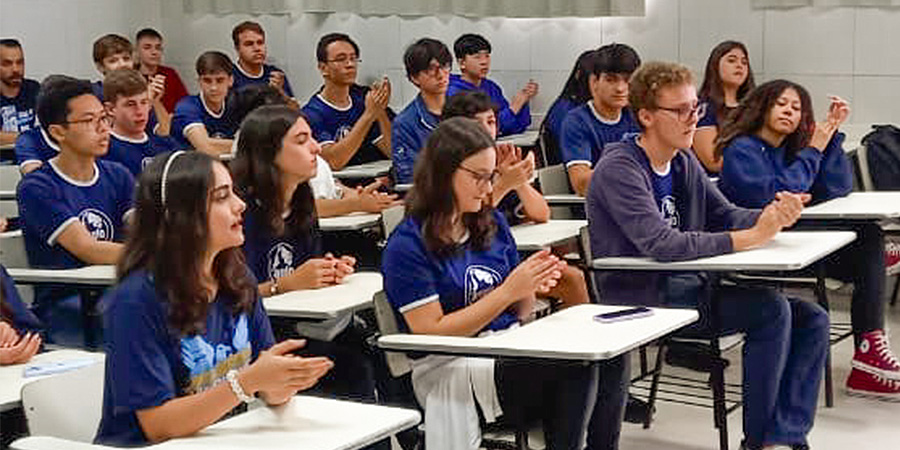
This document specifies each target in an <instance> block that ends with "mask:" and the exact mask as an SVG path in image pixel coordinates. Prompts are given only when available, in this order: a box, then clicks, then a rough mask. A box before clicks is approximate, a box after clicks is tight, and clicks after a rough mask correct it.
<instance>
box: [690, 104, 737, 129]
mask: <svg viewBox="0 0 900 450" xmlns="http://www.w3.org/2000/svg"><path fill="white" fill-rule="evenodd" d="M735 109H737V107H736V106H735V107H731V108H729V107H727V106H726V107H725V114H724V115H723V116H722V118H723V119H724V118H725V117H726V116H728V114H730V113H731V112H732V111H734V110H735ZM717 114H718V109H716V105H714V104H713V102H712V101H710V100H709V99H700V113H699V116H700V119H699V120H698V121H697V128H703V127H719V126H720V125H721V124H720V123H719V119H718V117H717Z"/></svg>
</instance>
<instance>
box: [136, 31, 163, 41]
mask: <svg viewBox="0 0 900 450" xmlns="http://www.w3.org/2000/svg"><path fill="white" fill-rule="evenodd" d="M144 38H153V39H159V40H163V37H162V35H161V34H159V31H156V30H154V29H153V28H142V29H141V30H140V31H138V32H137V34H136V35H135V36H134V41H135V42H137V41H139V40H141V39H144Z"/></svg>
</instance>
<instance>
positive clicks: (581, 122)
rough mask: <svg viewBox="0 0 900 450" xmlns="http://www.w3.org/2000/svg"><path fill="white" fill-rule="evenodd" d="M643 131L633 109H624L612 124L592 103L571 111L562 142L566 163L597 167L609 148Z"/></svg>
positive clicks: (563, 128) (564, 125) (564, 121)
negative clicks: (606, 148)
mask: <svg viewBox="0 0 900 450" xmlns="http://www.w3.org/2000/svg"><path fill="white" fill-rule="evenodd" d="M640 131H641V130H640V129H639V128H638V125H637V122H636V121H635V118H634V115H633V114H632V113H631V110H630V109H628V108H624V109H622V112H621V114H620V115H619V120H618V121H616V122H609V121H607V120H606V119H604V118H602V117H600V114H599V113H598V112H597V110H596V109H594V104H593V102H590V101H589V102H587V103H585V104H583V105H581V106H579V107H577V108H575V109H573V110H572V111H569V113H568V114H566V118H565V119H563V124H562V134H561V135H560V139H559V144H560V149H561V151H562V157H563V161H564V162H565V163H566V167H571V166H573V165H576V164H585V165H588V166H590V167H594V165H595V164H597V161H599V160H600V155H602V154H603V147H604V146H605V145H607V144H610V143H613V142H619V141H621V140H622V139H623V138H625V137H626V136H628V135H632V134H637V133H640Z"/></svg>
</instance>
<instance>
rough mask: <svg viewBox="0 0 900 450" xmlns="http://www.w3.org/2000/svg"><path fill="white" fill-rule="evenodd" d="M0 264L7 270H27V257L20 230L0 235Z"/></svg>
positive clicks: (23, 238)
mask: <svg viewBox="0 0 900 450" xmlns="http://www.w3.org/2000/svg"><path fill="white" fill-rule="evenodd" d="M0 263H2V264H3V265H4V266H6V267H7V268H16V269H21V268H27V267H30V266H29V264H28V255H27V254H26V253H25V237H24V236H23V235H22V230H16V231H7V232H5V233H0Z"/></svg>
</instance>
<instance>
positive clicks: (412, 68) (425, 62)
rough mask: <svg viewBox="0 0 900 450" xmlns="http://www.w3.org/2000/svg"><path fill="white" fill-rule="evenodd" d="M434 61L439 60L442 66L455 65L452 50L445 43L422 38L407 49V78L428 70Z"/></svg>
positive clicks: (405, 63)
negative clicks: (451, 54)
mask: <svg viewBox="0 0 900 450" xmlns="http://www.w3.org/2000/svg"><path fill="white" fill-rule="evenodd" d="M432 59H435V60H437V62H438V63H440V64H441V65H442V66H449V65H450V64H453V57H451V56H450V49H448V48H447V46H446V45H444V43H443V42H441V41H439V40H437V39H432V38H422V39H419V40H418V41H416V42H414V43H412V44H411V45H410V46H409V47H406V51H405V52H404V53H403V65H404V66H406V76H407V77H409V78H412V77H413V76H415V75H418V74H419V72H422V71H424V70H427V69H428V66H429V65H431V60H432Z"/></svg>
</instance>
